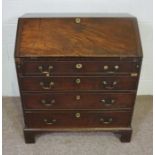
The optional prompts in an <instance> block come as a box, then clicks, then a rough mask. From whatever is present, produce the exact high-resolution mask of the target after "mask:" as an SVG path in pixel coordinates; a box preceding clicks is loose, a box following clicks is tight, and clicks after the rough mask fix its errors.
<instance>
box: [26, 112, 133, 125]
mask: <svg viewBox="0 0 155 155" xmlns="http://www.w3.org/2000/svg"><path fill="white" fill-rule="evenodd" d="M131 115H132V113H131V112H130V111H104V112H103V111H97V112H96V111H87V112H86V111H63V112H60V111H54V112H53V111H41V112H30V111H27V112H25V123H26V127H28V128H59V127H60V128H72V127H73V128H74V127H75V128H84V127H128V126H130V122H131Z"/></svg>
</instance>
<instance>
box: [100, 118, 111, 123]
mask: <svg viewBox="0 0 155 155" xmlns="http://www.w3.org/2000/svg"><path fill="white" fill-rule="evenodd" d="M100 122H101V123H102V124H111V123H112V122H113V119H112V118H108V119H104V118H100Z"/></svg>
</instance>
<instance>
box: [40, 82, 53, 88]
mask: <svg viewBox="0 0 155 155" xmlns="http://www.w3.org/2000/svg"><path fill="white" fill-rule="evenodd" d="M40 86H41V87H42V89H45V90H49V89H51V88H52V86H54V82H53V81H51V82H50V83H49V86H44V82H40Z"/></svg>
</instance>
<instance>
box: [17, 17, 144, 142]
mask: <svg viewBox="0 0 155 155" xmlns="http://www.w3.org/2000/svg"><path fill="white" fill-rule="evenodd" d="M141 62H142V48H141V42H140V36H139V31H138V24H137V20H136V18H135V17H132V16H126V17H119V16H118V17H113V16H108V17H106V16H103V17H92V18H91V17H52V16H51V17H50V16H41V17H39V16H35V15H32V16H23V17H21V18H19V20H18V28H17V36H16V47H15V63H16V70H17V77H18V83H19V89H20V95H21V101H22V107H23V114H24V122H25V128H24V136H25V142H26V143H34V142H35V135H36V134H39V133H43V132H54V131H108V132H113V133H115V134H118V135H119V136H120V140H121V141H122V142H129V141H130V139H131V135H132V128H131V120H132V115H133V110H134V104H135V98H136V93H137V86H138V81H139V76H140V68H141Z"/></svg>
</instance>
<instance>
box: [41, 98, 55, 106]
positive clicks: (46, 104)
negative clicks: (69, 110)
mask: <svg viewBox="0 0 155 155" xmlns="http://www.w3.org/2000/svg"><path fill="white" fill-rule="evenodd" d="M41 103H42V104H43V105H45V106H47V107H50V106H52V105H53V104H54V103H55V100H54V99H52V100H51V102H50V103H47V101H46V100H44V99H43V100H41Z"/></svg>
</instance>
